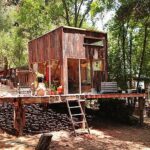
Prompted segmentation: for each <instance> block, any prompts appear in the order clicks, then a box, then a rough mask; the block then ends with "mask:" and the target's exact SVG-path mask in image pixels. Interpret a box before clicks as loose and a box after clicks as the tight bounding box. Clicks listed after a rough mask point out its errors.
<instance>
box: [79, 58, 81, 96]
mask: <svg viewBox="0 0 150 150" xmlns="http://www.w3.org/2000/svg"><path fill="white" fill-rule="evenodd" d="M79 93H80V94H81V60H80V59H79Z"/></svg>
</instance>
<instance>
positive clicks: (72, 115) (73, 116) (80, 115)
mask: <svg viewBox="0 0 150 150" xmlns="http://www.w3.org/2000/svg"><path fill="white" fill-rule="evenodd" d="M72 116H73V117H74V116H83V114H82V113H81V114H72Z"/></svg>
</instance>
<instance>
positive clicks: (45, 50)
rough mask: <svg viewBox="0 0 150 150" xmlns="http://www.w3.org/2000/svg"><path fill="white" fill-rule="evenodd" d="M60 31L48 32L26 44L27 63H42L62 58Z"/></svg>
mask: <svg viewBox="0 0 150 150" xmlns="http://www.w3.org/2000/svg"><path fill="white" fill-rule="evenodd" d="M61 38H62V36H61V29H58V30H54V31H52V32H49V33H47V34H45V35H43V36H41V37H39V38H37V39H34V40H32V41H30V42H29V43H28V47H29V63H30V64H33V63H35V62H37V63H42V62H46V61H50V60H51V59H57V60H59V59H60V57H61V56H62V54H61V53H62V45H61V42H62V40H61Z"/></svg>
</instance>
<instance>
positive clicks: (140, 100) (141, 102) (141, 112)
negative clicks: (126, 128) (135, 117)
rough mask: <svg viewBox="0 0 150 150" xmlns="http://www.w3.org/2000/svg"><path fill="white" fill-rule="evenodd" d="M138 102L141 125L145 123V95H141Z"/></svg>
mask: <svg viewBox="0 0 150 150" xmlns="http://www.w3.org/2000/svg"><path fill="white" fill-rule="evenodd" d="M138 102H139V107H138V108H139V117H140V118H139V119H140V120H139V123H140V125H141V126H142V125H143V123H144V115H143V112H144V106H145V98H143V97H140V98H139V99H138Z"/></svg>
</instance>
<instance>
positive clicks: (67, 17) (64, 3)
mask: <svg viewBox="0 0 150 150" xmlns="http://www.w3.org/2000/svg"><path fill="white" fill-rule="evenodd" d="M62 3H63V6H64V9H65V12H66V21H67V24H68V25H69V26H70V21H69V14H68V8H67V4H66V2H65V0H62Z"/></svg>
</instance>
